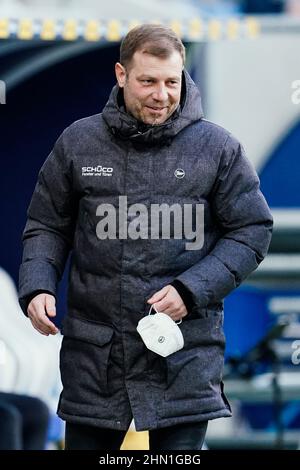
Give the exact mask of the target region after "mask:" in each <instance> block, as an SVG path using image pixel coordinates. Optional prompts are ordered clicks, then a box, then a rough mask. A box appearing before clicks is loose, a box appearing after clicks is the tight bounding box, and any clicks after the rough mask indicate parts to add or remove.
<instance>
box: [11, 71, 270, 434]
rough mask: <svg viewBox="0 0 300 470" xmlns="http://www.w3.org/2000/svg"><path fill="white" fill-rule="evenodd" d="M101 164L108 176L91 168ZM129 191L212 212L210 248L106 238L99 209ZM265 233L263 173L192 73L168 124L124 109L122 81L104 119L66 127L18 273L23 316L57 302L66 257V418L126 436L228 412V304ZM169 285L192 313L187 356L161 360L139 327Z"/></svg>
mask: <svg viewBox="0 0 300 470" xmlns="http://www.w3.org/2000/svg"><path fill="white" fill-rule="evenodd" d="M99 165H101V166H102V167H104V168H109V170H108V173H110V176H108V175H107V172H106V175H105V174H103V172H101V171H100V172H98V173H100V174H96V173H97V171H95V169H92V170H90V171H87V170H86V168H85V167H98V166H99ZM98 169H99V168H98ZM176 170H180V172H179V173H178V172H176ZM181 170H184V172H182V171H181ZM86 173H89V174H86ZM104 173H105V171H104ZM175 175H177V176H182V175H184V176H183V177H180V178H178V177H176V176H175ZM121 195H127V198H128V206H129V205H131V204H133V203H142V204H145V205H146V206H147V208H149V206H150V204H151V203H158V204H161V203H167V204H173V203H180V205H182V206H183V204H193V205H194V206H195V204H204V207H205V227H204V228H205V238H204V245H203V247H202V248H201V249H198V250H193V251H191V250H186V249H185V243H186V241H187V240H185V239H184V238H182V239H176V238H175V237H174V236H173V237H172V238H171V239H162V238H159V239H150V236H149V237H147V238H143V239H142V238H139V239H136V240H133V239H131V238H129V237H128V238H127V239H126V238H124V239H120V237H117V238H116V239H105V240H100V239H99V238H98V237H97V235H96V226H97V223H98V222H99V220H100V218H99V216H97V215H96V210H97V207H98V206H99V205H100V204H102V203H110V204H113V205H114V206H115V207H116V208H117V207H118V197H119V196H121ZM128 222H130V215H128ZM149 230H150V229H149ZM271 231H272V217H271V215H270V211H269V209H268V206H267V204H266V201H265V199H264V197H263V195H262V194H261V192H260V190H259V180H258V177H257V175H256V173H255V171H254V170H253V168H252V166H251V164H250V163H249V161H248V160H247V159H246V157H245V155H244V152H243V149H242V147H241V145H240V144H239V142H238V141H237V140H236V139H235V138H234V137H233V136H232V135H231V134H229V132H227V131H226V130H224V129H223V128H221V127H219V126H217V125H215V124H212V123H211V122H208V121H206V120H204V119H203V118H202V111H201V102H200V95H199V91H198V89H197V88H196V86H195V84H194V83H193V81H192V80H191V78H190V77H189V76H188V74H187V73H186V72H185V73H184V80H183V91H182V99H181V105H180V107H179V108H178V110H177V111H176V112H175V114H174V115H173V116H172V118H171V119H169V120H168V121H167V122H166V123H165V124H163V125H160V126H156V127H152V126H146V125H142V124H139V123H138V122H137V121H136V120H135V119H134V118H133V117H130V116H129V115H128V114H126V113H125V111H124V107H123V103H122V95H121V92H120V90H118V87H117V86H116V87H115V88H114V89H113V90H112V93H111V96H110V98H109V101H108V103H107V105H106V107H105V108H104V111H103V113H102V114H97V115H95V116H91V117H88V118H86V119H81V120H80V121H77V122H75V123H74V124H72V125H71V126H70V127H68V128H67V129H66V130H65V131H64V132H63V134H62V135H61V136H60V138H59V139H58V141H57V143H56V145H55V147H54V149H53V151H52V152H51V154H50V155H49V157H48V159H47V160H46V162H45V163H44V165H43V167H42V169H41V171H40V174H39V178H38V183H37V186H36V188H35V192H34V194H33V197H32V201H31V204H30V207H29V209H28V222H27V225H26V228H25V232H24V256H23V263H22V265H21V268H20V303H21V305H22V307H23V309H24V311H25V310H26V305H27V303H28V298H29V297H30V295H32V294H33V293H34V292H36V291H39V290H41V291H48V292H51V293H53V294H54V295H55V294H56V289H57V283H58V281H59V280H60V278H61V275H62V273H63V269H64V266H65V261H66V258H67V256H68V253H69V252H70V250H72V257H71V269H70V275H69V293H68V315H67V317H66V318H65V319H64V322H63V327H62V332H63V334H64V339H63V346H62V350H61V374H62V381H63V386H64V390H63V392H62V395H61V399H60V402H59V406H58V414H59V416H61V417H62V418H63V419H66V420H68V421H72V422H81V423H86V424H91V425H96V426H102V427H107V428H112V429H121V430H126V429H127V428H128V426H129V423H130V421H131V419H132V416H133V417H134V419H135V424H136V428H137V430H139V431H140V430H145V429H155V428H160V427H165V426H170V425H174V424H177V423H183V422H197V421H203V420H207V419H213V418H219V417H222V416H230V415H231V411H230V406H229V404H228V402H227V400H226V398H225V395H224V393H223V389H222V368H223V352H224V345H225V340H224V334H223V329H222V325H223V303H222V301H223V299H224V297H225V296H226V295H227V294H228V293H229V292H231V291H232V290H233V289H234V288H236V287H237V286H238V285H239V284H240V283H241V282H242V281H243V280H244V279H245V278H246V276H248V275H249V273H250V272H251V271H253V270H254V269H256V268H257V266H258V264H259V263H260V262H261V261H262V259H263V258H264V256H265V255H266V253H267V249H268V246H269V242H270V238H271ZM174 280H177V281H178V283H180V284H181V286H183V288H185V290H186V291H188V292H189V293H190V296H191V298H192V300H193V304H194V307H193V308H192V309H190V311H189V314H188V315H187V316H186V317H185V318H184V320H183V322H182V324H181V325H180V328H181V331H182V333H183V336H184V341H185V345H184V348H183V349H182V350H180V351H178V352H176V353H174V354H172V355H171V356H169V357H167V358H162V357H161V356H158V355H156V354H155V353H152V352H150V351H149V350H147V349H146V347H145V346H144V344H143V342H142V340H141V338H140V337H139V335H138V333H137V332H136V326H137V323H138V321H139V319H141V318H142V317H143V316H144V315H146V314H147V312H148V309H149V306H148V304H147V303H146V300H147V299H148V298H149V297H150V296H151V295H152V294H153V293H154V292H156V291H157V290H159V289H161V288H162V287H163V286H165V285H166V284H169V283H170V282H172V281H174Z"/></svg>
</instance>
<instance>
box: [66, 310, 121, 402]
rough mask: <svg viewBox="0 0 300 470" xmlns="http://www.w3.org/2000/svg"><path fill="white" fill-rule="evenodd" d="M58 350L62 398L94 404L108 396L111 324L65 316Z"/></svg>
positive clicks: (112, 331)
mask: <svg viewBox="0 0 300 470" xmlns="http://www.w3.org/2000/svg"><path fill="white" fill-rule="evenodd" d="M62 334H63V335H64V338H63V342H62V347H61V351H60V370H61V378H62V383H63V387H64V391H63V396H64V399H66V400H68V401H71V402H74V403H89V404H90V405H92V404H97V402H98V401H99V396H104V397H105V396H107V395H109V389H108V380H107V376H108V366H109V358H110V352H111V347H112V337H113V334H114V330H113V328H112V327H111V326H110V325H106V324H103V323H98V322H92V321H88V320H85V319H81V318H76V317H74V316H67V317H66V318H65V320H64V322H63V326H62Z"/></svg>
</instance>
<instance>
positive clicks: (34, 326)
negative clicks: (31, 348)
mask: <svg viewBox="0 0 300 470" xmlns="http://www.w3.org/2000/svg"><path fill="white" fill-rule="evenodd" d="M29 318H30V317H29ZM30 321H31V324H32V326H33V328H34V329H35V330H36V331H38V332H39V333H40V334H41V335H43V336H49V333H45V332H44V331H42V330H40V328H38V326H37V325H36V323H35V321H34V320H32V319H31V318H30Z"/></svg>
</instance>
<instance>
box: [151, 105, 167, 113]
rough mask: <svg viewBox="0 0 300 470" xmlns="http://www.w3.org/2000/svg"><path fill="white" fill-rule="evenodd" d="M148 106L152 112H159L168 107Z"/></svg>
mask: <svg viewBox="0 0 300 470" xmlns="http://www.w3.org/2000/svg"><path fill="white" fill-rule="evenodd" d="M146 108H148V109H150V111H151V112H153V113H158V114H160V113H162V112H163V111H164V110H165V109H167V108H166V107H163V108H160V107H157V106H146Z"/></svg>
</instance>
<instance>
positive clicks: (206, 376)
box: [165, 312, 225, 400]
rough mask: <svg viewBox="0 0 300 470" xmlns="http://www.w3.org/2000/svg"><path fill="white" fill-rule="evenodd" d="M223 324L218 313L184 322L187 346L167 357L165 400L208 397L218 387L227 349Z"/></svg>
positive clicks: (184, 336) (183, 332) (184, 335)
mask: <svg viewBox="0 0 300 470" xmlns="http://www.w3.org/2000/svg"><path fill="white" fill-rule="evenodd" d="M222 323H223V315H222V313H217V312H210V315H209V316H205V317H202V318H197V319H193V320H186V321H183V322H182V324H181V325H180V328H181V331H182V334H183V338H184V347H183V349H181V350H180V351H177V352H176V353H174V354H171V355H170V356H168V357H167V358H166V370H167V384H166V385H167V388H166V391H165V396H166V399H168V400H170V399H171V400H172V399H189V398H195V397H197V396H198V397H199V398H200V397H201V396H209V395H211V393H212V391H213V390H214V389H215V388H217V387H218V384H220V381H221V378H222V372H223V362H224V359H223V355H224V348H225V338H224V333H223V328H222ZM216 386H217V387H216Z"/></svg>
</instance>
